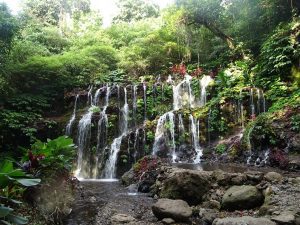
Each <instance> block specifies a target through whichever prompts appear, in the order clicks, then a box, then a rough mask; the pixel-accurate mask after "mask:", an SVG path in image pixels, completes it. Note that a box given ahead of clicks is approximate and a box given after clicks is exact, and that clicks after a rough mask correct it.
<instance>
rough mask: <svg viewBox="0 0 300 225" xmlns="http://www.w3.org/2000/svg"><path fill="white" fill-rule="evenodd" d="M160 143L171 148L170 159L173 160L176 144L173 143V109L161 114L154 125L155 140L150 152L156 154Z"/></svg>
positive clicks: (174, 158)
mask: <svg viewBox="0 0 300 225" xmlns="http://www.w3.org/2000/svg"><path fill="white" fill-rule="evenodd" d="M162 144H167V146H163V147H166V148H170V149H171V152H172V153H171V154H172V161H173V162H175V160H176V158H177V156H176V145H175V121H174V113H173V111H170V112H167V113H165V114H164V115H162V116H161V117H160V118H159V120H158V122H157V126H156V131H155V140H154V144H153V149H152V154H153V155H156V154H157V152H158V151H160V149H161V147H162V146H161V145H162Z"/></svg>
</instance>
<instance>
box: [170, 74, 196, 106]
mask: <svg viewBox="0 0 300 225" xmlns="http://www.w3.org/2000/svg"><path fill="white" fill-rule="evenodd" d="M191 79H192V77H191V76H189V75H188V74H186V75H185V77H184V79H183V81H181V82H180V83H179V84H178V85H176V86H175V85H173V109H174V110H179V109H181V108H184V107H185V108H187V107H189V108H193V107H194V106H195V103H194V101H195V97H194V95H193V94H192V88H191Z"/></svg>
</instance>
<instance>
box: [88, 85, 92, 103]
mask: <svg viewBox="0 0 300 225" xmlns="http://www.w3.org/2000/svg"><path fill="white" fill-rule="evenodd" d="M92 91H93V85H92V86H91V87H90V88H89V91H88V99H87V104H88V105H92V103H93V95H92Z"/></svg>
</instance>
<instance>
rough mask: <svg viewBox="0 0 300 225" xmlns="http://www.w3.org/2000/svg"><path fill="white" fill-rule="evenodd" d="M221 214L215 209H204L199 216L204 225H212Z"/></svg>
mask: <svg viewBox="0 0 300 225" xmlns="http://www.w3.org/2000/svg"><path fill="white" fill-rule="evenodd" d="M218 215H219V213H218V211H217V210H214V209H204V208H201V209H200V210H199V216H200V218H201V220H202V221H203V222H204V224H212V223H213V221H214V220H215V219H216V218H217V217H218Z"/></svg>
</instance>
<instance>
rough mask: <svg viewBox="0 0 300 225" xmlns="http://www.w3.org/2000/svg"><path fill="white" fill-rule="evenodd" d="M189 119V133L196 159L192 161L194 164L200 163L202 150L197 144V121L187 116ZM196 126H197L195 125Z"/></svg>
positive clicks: (191, 116)
mask: <svg viewBox="0 0 300 225" xmlns="http://www.w3.org/2000/svg"><path fill="white" fill-rule="evenodd" d="M189 119H190V132H191V134H192V135H191V137H192V144H193V147H194V149H195V151H196V157H195V159H194V163H200V161H201V156H202V148H201V147H200V143H199V129H198V128H199V127H198V126H197V125H198V122H197V120H196V119H195V118H194V117H193V115H190V116H189ZM196 124H197V125H196Z"/></svg>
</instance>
